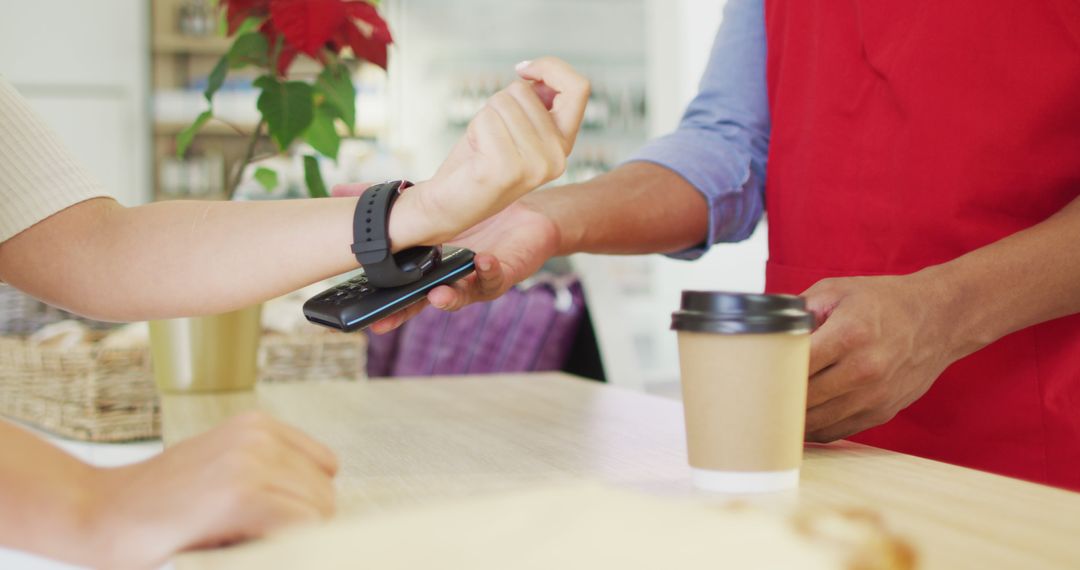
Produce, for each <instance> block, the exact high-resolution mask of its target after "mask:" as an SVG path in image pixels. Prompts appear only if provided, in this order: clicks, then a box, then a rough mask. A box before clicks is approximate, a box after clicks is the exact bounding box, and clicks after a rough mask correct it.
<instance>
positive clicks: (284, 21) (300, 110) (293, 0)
mask: <svg viewBox="0 0 1080 570" xmlns="http://www.w3.org/2000/svg"><path fill="white" fill-rule="evenodd" d="M220 5H221V8H222V10H223V11H224V12H223V16H224V22H225V25H226V33H227V34H228V35H229V36H230V37H234V38H235V39H234V41H233V42H232V44H231V46H230V48H229V50H228V52H227V53H226V54H225V55H224V56H222V58H221V59H220V60H219V61H218V63H217V65H216V66H215V67H214V69H213V71H212V72H211V73H210V76H209V77H208V79H207V86H206V91H205V92H204V96H205V97H206V101H207V103H208V105H209V108H208V109H207V110H206V111H204V112H203V113H202V114H200V115H199V116H198V117H197V118H196V119H195V121H194V122H193V123H192V124H191V125H190V126H189V127H188V128H186V129H184V131H183V132H181V133H180V134H179V135H178V136H177V140H176V143H177V144H176V146H177V155H178V156H183V155H184V153H185V152H186V151H187V149H188V147H189V146H190V145H191V142H192V140H193V139H194V137H195V135H196V133H198V131H199V129H201V128H202V127H203V125H205V124H206V123H207V122H208V121H210V120H211V119H213V118H214V106H213V105H214V94H215V93H217V91H218V90H219V89H220V88H221V86H222V85H223V84H224V83H225V78H226V75H227V74H228V73H229V71H230V70H235V69H241V68H254V69H257V70H259V71H260V74H259V76H258V77H257V78H256V79H255V80H254V81H253V83H252V85H253V86H254V87H255V88H257V89H259V98H258V102H257V106H258V109H259V114H260V116H261V119H260V120H259V122H258V124H257V125H256V127H255V130H254V131H253V132H252V133H250V140H249V144H248V147H247V152H246V154H245V157H244V159H243V161H242V162H241V164H240V165H239V166H238V168H237V170H236V171H235V173H234V175H233V177H232V179H231V181H230V183H229V186H228V188H226V191H227V192H228V194H229V195H230V196H231V195H232V193H233V192H235V191H236V187H237V186H238V185H239V182H240V179H241V176H242V175H243V172H244V169H245V168H246V167H247V165H248V164H249V163H250V162H251V161H252V159H253V157H254V152H255V148H256V145H257V144H258V141H259V139H260V138H261V137H263V136H264V134H265V135H269V137H270V139H271V140H272V141H273V143H274V144H275V145H276V146H277V149H278V151H280V152H285V151H287V150H288V149H289V147H290V145H292V144H293V143H294V142H295V141H297V140H303V141H305V142H307V143H308V144H309V145H311V147H312V148H314V149H315V151H316V152H317V153H319V154H321V155H323V156H326V157H329V158H332V159H335V160H336V159H337V155H338V149H339V148H340V145H341V135H340V134H339V129H338V125H339V124H340V125H343V126H344V128H345V129H344V130H346V131H347V132H349V133H350V134H351V133H354V132H355V125H356V88H355V86H354V85H353V83H352V75H351V73H350V71H349V68H348V66H347V65H346V63H345V60H346V58H345V56H346V55H347V54H346V53H345V50H346V49H348V50H350V51H351V52H352V56H353V57H354V58H356V59H363V60H367V61H369V62H371V63H373V64H375V65H377V66H379V67H381V68H383V69H384V70H385V69H386V58H387V46H389V45H390V44H391V43H392V42H393V39H392V37H391V35H390V29H389V27H388V26H387V24H386V22H385V21H384V20H383V19H382V17H381V16H379V13H378V10H377V9H376V2H369V1H365V0H220ZM301 54H304V55H306V56H308V57H310V58H311V59H313V60H315V61H316V62H318V63H319V65H320V66H321V69H320V72H319V74H318V76H317V78H316V79H315V81H314V82H308V81H301V80H296V79H293V78H291V77H290V75H289V70H290V68H291V67H292V65H293V62H294V61H295V60H296V58H297V57H298V56H299V55H301ZM256 178H258V179H259V180H260V182H261V183H263V185H264V186H268V187H272V186H274V185H276V174H274V173H273V172H272V171H266V172H257V173H256ZM304 178H305V181H306V182H307V187H308V193H309V194H310V195H311V196H312V197H322V196H326V195H327V192H326V186H325V184H324V183H323V180H322V175H321V174H320V172H319V164H318V158H317V157H316V156H315V155H307V156H305V157H304Z"/></svg>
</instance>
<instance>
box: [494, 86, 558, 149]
mask: <svg viewBox="0 0 1080 570" xmlns="http://www.w3.org/2000/svg"><path fill="white" fill-rule="evenodd" d="M506 92H507V93H509V94H510V95H511V96H512V97H513V98H514V99H515V100H516V101H517V103H518V105H519V106H521V109H522V111H524V112H525V115H527V116H528V117H529V121H530V122H532V125H533V128H535V129H536V132H537V133H539V135H540V138H541V139H543V141H544V144H545V147H546V148H547V149H548V154H549V155H550V156H551V157H552V158H561V157H564V156H565V151H564V147H563V140H562V139H563V135H562V133H561V132H559V127H558V125H556V124H555V118H554V117H552V115H551V113H549V112H548V110H547V109H546V108H545V107H544V104H543V103H542V102H541V101H540V97H538V96H537V94H536V92H535V91H534V89H533V88H532V87H530V86H529V84H527V83H525V82H524V81H520V80H519V81H515V82H513V83H511V84H510V86H509V87H507V88H506Z"/></svg>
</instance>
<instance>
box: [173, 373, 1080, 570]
mask: <svg viewBox="0 0 1080 570" xmlns="http://www.w3.org/2000/svg"><path fill="white" fill-rule="evenodd" d="M162 404H163V414H164V416H163V431H164V436H165V441H166V445H168V444H171V443H174V442H176V441H179V440H182V439H184V438H186V437H190V436H191V435H194V434H196V433H199V432H202V431H204V430H206V429H209V428H210V427H212V426H214V425H216V424H217V423H219V422H220V421H221V420H223V419H224V418H227V417H229V416H231V415H233V414H235V413H237V412H240V411H243V410H246V409H253V408H260V409H263V410H266V411H268V412H270V413H272V414H274V415H275V416H277V417H279V418H281V419H282V420H284V421H287V422H290V423H293V424H295V425H297V426H299V427H301V428H302V429H304V430H305V431H307V432H308V433H310V434H312V435H313V436H315V437H316V438H318V439H320V440H321V441H324V442H326V443H327V444H328V445H330V446H331V447H332V448H334V449H335V450H336V451H337V453H338V454H339V456H340V458H341V461H342V467H343V468H342V472H341V475H340V476H339V481H338V486H339V501H340V510H341V512H342V513H343V516H348V515H349V514H355V513H361V512H370V511H372V510H382V509H392V508H396V507H399V506H407V505H421V504H429V503H432V502H436V501H440V500H444V499H447V498H455V497H468V496H477V495H482V494H488V493H492V492H499V491H507V490H515V489H527V488H533V487H536V486H542V485H550V484H556V483H562V482H580V481H583V480H593V481H600V482H604V483H608V484H615V485H619V486H625V487H631V488H635V489H640V490H645V491H647V492H650V493H654V494H659V495H675V496H680V497H686V496H697V495H695V494H694V491H693V490H692V488H691V487H690V484H689V480H688V479H689V469H688V468H687V466H686V459H685V443H684V436H683V425H682V407H681V405H679V403H678V402H673V401H670V400H665V399H662V398H659V397H655V396H648V395H644V394H639V393H637V392H631V391H628V390H624V389H620V388H615V387H611V386H607V385H604V384H599V383H593V382H588V381H583V380H577V379H572V378H570V377H567V376H562V375H557V374H543V375H525V376H497V377H471V378H454V379H423V380H394V381H386V380H375V381H370V382H362V383H340V384H336V383H329V384H327V383H320V384H316V385H312V384H274V385H266V386H260V387H259V389H258V390H257V391H256V392H255V393H239V394H225V395H194V396H165V397H164V398H163V402H162ZM698 497H699V498H700V499H702V500H709V499H708V498H707V497H700V496H698ZM798 501H799V502H800V503H802V504H803V505H807V506H811V507H817V506H828V507H839V508H854V509H863V510H870V511H874V512H877V513H880V514H881V515H882V517H883V518H884V521H885V523H886V525H887V526H888V527H889V528H891V529H893V530H895V531H897V532H898V533H899V534H900V535H901V536H903V537H905V538H906V539H907V540H908V541H909V542H910V543H911V544H912V545H913V546H914V547H915V549H916V550H917V554H918V556H919V560H920V565H919V567H920V568H927V569H936V568H941V569H954V568H1077V567H1080V540H1078V538H1077V537H1080V494H1076V493H1069V492H1066V491H1062V490H1058V489H1052V488H1049V487H1045V486H1041V485H1035V484H1032V483H1026V482H1022V481H1016V480H1012V479H1008V478H1005V477H999V476H995V475H990V474H986V473H979V472H976V471H972V470H969V469H964V468H959V467H954V466H950V465H945V464H942V463H937V462H934V461H929V460H925V459H919V458H915V457H911V456H906V455H902V454H897V453H892V452H887V451H883V450H877V449H873V448H869V447H864V446H859V445H855V444H850V443H840V444H834V445H828V446H813V447H808V448H807V451H806V456H805V464H804V466H803V476H802V486H801V489H800V492H799V497H798ZM271 540H273V539H271ZM658 540H659V537H658ZM659 544H660V543H659V542H658V545H659ZM212 560H213V557H212V556H210V557H207V556H205V555H200V556H198V557H188V558H185V557H184V556H181V557H179V558H178V559H177V568H178V569H179V570H194V569H201V568H209V567H212V565H211V564H210V563H209V562H208V561H212Z"/></svg>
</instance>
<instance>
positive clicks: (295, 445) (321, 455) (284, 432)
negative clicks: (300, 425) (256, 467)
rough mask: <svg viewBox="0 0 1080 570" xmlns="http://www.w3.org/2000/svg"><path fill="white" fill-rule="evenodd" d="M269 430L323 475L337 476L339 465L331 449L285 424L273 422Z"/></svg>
mask: <svg viewBox="0 0 1080 570" xmlns="http://www.w3.org/2000/svg"><path fill="white" fill-rule="evenodd" d="M271 430H273V432H274V434H275V435H278V436H279V437H281V439H282V440H283V442H284V443H285V444H287V445H288V446H289V447H291V448H292V449H293V450H294V451H297V452H299V453H302V454H303V456H305V457H307V458H308V459H310V460H311V461H312V462H314V464H315V465H316V466H318V467H319V469H320V470H321V471H322V472H323V473H325V474H326V475H329V476H334V475H335V474H337V471H338V467H339V463H338V459H337V456H336V454H335V453H334V451H333V450H332V449H330V448H328V447H326V446H325V445H323V444H322V443H321V442H318V440H315V439H314V438H312V437H311V436H309V435H308V434H306V433H303V432H301V431H300V430H297V429H296V428H293V426H292V425H289V424H287V423H283V422H280V421H276V420H275V421H273V423H272V424H271Z"/></svg>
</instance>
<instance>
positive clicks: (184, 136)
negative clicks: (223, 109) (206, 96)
mask: <svg viewBox="0 0 1080 570" xmlns="http://www.w3.org/2000/svg"><path fill="white" fill-rule="evenodd" d="M213 117H214V111H213V110H212V109H207V110H205V111H203V112H202V113H201V114H200V115H199V116H198V117H196V118H195V122H193V123H191V124H190V125H188V127H187V128H186V129H184V130H182V131H180V134H178V135H176V158H184V153H186V152H187V149H188V147H189V146H191V141H193V140H194V139H195V133H197V132H199V129H201V128H203V125H205V124H206V122H207V121H209V120H210V119H212V118H213Z"/></svg>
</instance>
